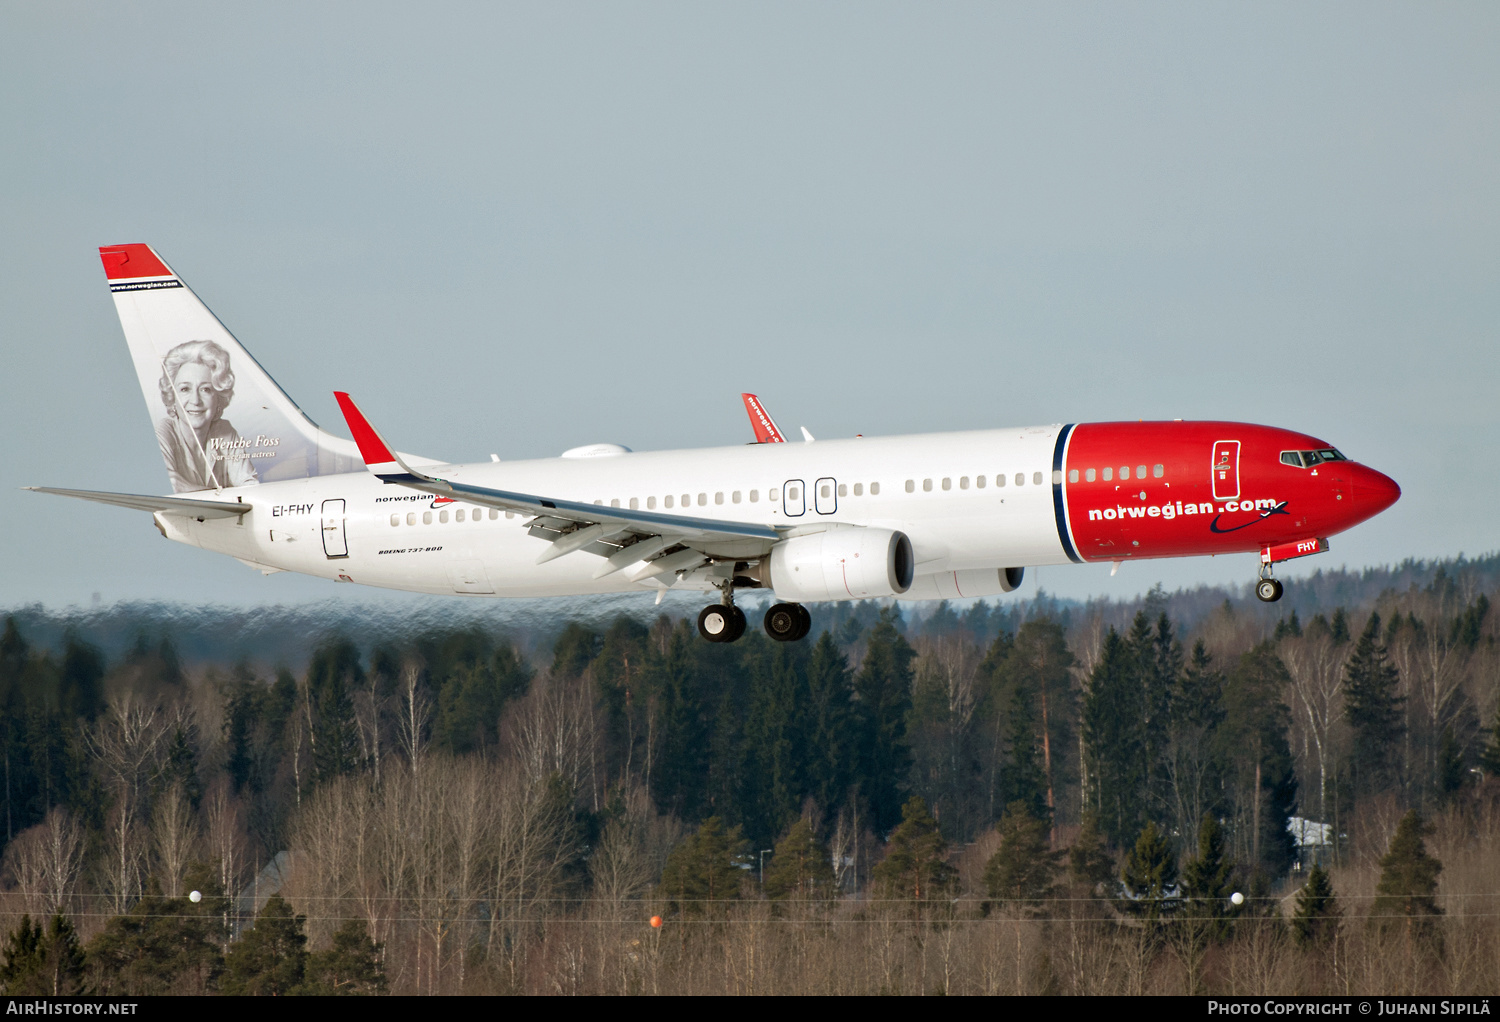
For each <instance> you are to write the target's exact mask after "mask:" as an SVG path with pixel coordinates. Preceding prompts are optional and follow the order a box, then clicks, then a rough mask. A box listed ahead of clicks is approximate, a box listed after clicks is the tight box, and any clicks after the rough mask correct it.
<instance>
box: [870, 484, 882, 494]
mask: <svg viewBox="0 0 1500 1022" xmlns="http://www.w3.org/2000/svg"><path fill="white" fill-rule="evenodd" d="M870 496H872V497H878V496H880V484H879V483H871V484H870Z"/></svg>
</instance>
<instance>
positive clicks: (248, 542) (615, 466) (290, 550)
mask: <svg viewBox="0 0 1500 1022" xmlns="http://www.w3.org/2000/svg"><path fill="white" fill-rule="evenodd" d="M1059 429H1060V427H1058V426H1041V427H1025V428H1017V429H1001V430H982V431H972V432H963V433H941V434H925V435H914V436H898V437H885V438H878V437H869V438H864V437H860V438H854V439H847V440H820V441H816V442H813V443H776V444H756V445H748V446H740V447H719V448H706V449H700V450H685V451H659V452H643V453H616V454H608V455H604V456H596V457H562V458H548V459H539V460H534V461H514V462H481V463H477V464H466V465H445V466H442V476H443V477H444V478H445V479H448V480H451V481H454V482H462V483H472V484H476V485H480V486H486V487H492V488H497V489H505V490H512V491H520V492H526V493H538V494H546V495H548V496H551V497H555V498H559V499H569V500H580V501H587V502H589V503H597V504H602V505H605V506H619V507H626V508H629V507H637V508H639V509H642V510H645V509H650V510H656V511H663V512H668V513H677V514H691V515H693V516H695V517H698V518H708V519H722V520H726V521H734V522H749V523H758V524H766V525H772V526H791V527H793V528H794V529H796V530H797V531H798V532H802V531H807V532H814V531H819V530H821V529H827V528H830V527H835V528H836V527H838V526H840V525H844V526H873V527H879V528H887V529H893V530H899V531H901V532H904V533H905V534H906V535H907V536H908V537H909V538H910V540H911V543H912V548H913V551H914V554H915V557H916V561H917V564H916V573H917V575H918V576H919V577H920V576H925V575H933V574H937V573H944V572H962V571H966V570H971V569H994V568H1006V567H1021V566H1029V565H1041V564H1061V563H1067V562H1068V560H1069V558H1068V556H1067V555H1066V553H1065V552H1064V550H1063V547H1062V544H1061V542H1060V540H1059V538H1058V529H1057V523H1056V517H1055V513H1054V506H1053V491H1052V485H1051V483H1052V467H1053V466H1052V458H1053V449H1054V444H1055V441H1056V439H1057V435H1058V431H1059ZM1000 478H1003V479H1004V485H997V481H998V480H999V479H1000ZM981 479H982V480H983V485H982V486H981V485H980V480H981ZM208 495H210V494H205V496H208ZM215 496H216V499H233V500H238V501H242V502H245V503H248V504H250V505H252V506H253V510H252V511H250V512H249V513H247V514H245V515H243V516H241V517H240V518H226V519H209V520H206V521H201V522H200V521H197V520H194V519H190V518H185V517H182V516H180V515H174V514H158V515H157V516H156V518H157V521H158V523H159V525H160V526H161V528H162V530H163V532H164V533H165V534H166V535H167V536H168V537H169V538H171V539H174V540H178V541H180V542H185V543H190V544H193V545H195V546H199V547H202V548H203V549H206V550H213V551H216V552H220V553H226V554H229V555H231V556H233V557H236V558H239V559H240V560H242V561H244V562H246V563H248V564H250V565H252V566H254V567H258V568H261V569H263V570H266V571H275V570H280V571H296V572H301V573H303V574H307V575H316V576H320V577H323V578H328V579H334V580H339V581H349V582H357V583H361V584H364V585H373V586H381V587H385V588H390V589H404V590H410V591H414V592H423V593H460V594H464V595H494V596H519V597H524V596H567V595H582V594H592V593H620V592H632V591H634V592H640V591H643V590H652V589H656V588H660V587H661V586H663V585H666V584H668V583H670V582H672V581H673V580H672V579H670V578H669V579H667V580H665V581H664V580H661V579H653V580H647V581H644V582H632V581H630V580H629V578H628V577H627V573H624V572H616V573H614V574H612V575H608V576H606V577H604V578H600V579H596V578H594V575H595V572H596V569H597V568H598V567H599V565H600V563H601V559H600V558H599V557H597V556H595V555H593V554H590V553H588V552H585V551H578V552H575V553H570V554H567V555H565V556H561V557H558V558H556V559H554V560H550V561H548V562H546V563H543V564H538V563H536V562H537V558H538V556H539V555H540V554H542V553H543V552H544V551H546V550H547V549H548V547H549V543H548V541H547V540H546V539H544V538H538V537H534V536H532V535H531V534H530V532H529V530H528V528H527V527H526V523H527V521H528V520H529V519H528V517H527V516H525V515H523V514H520V513H509V512H499V511H494V510H486V509H484V508H480V507H477V506H475V505H473V504H468V503H465V502H463V501H444V500H442V499H441V498H434V497H433V496H431V495H430V494H425V493H420V492H415V491H413V490H410V489H408V488H406V487H403V486H399V485H391V484H386V483H383V482H381V481H380V480H379V479H377V478H375V477H374V476H372V475H370V474H369V473H367V472H357V473H348V474H343V475H326V476H318V477H313V478H308V479H300V480H290V481H283V482H275V483H263V484H260V485H255V486H244V487H240V488H237V489H226V490H224V491H223V492H222V495H215ZM339 501H342V502H343V503H342V505H340V504H339V503H337V502H339ZM616 502H618V503H616ZM685 502H686V503H685ZM460 516H462V520H460ZM747 555H748V551H747ZM683 583H684V585H685V587H689V588H692V587H694V586H693V584H692V579H690V578H689V579H684V580H683ZM923 594H925V595H929V596H930V595H934V592H932V591H928V590H923V589H921V588H920V587H918V588H917V589H916V590H915V591H914V592H913V593H912V594H911V595H912V596H919V595H923ZM941 594H942V595H950V593H949V592H948V591H947V590H942V591H941ZM951 595H963V594H962V593H956V594H951Z"/></svg>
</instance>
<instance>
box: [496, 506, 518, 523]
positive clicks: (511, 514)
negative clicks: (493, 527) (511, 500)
mask: <svg viewBox="0 0 1500 1022" xmlns="http://www.w3.org/2000/svg"><path fill="white" fill-rule="evenodd" d="M514 516H515V512H514V511H507V512H505V517H507V518H511V517H514ZM499 517H500V512H499V510H497V509H496V508H490V521H492V522H493V521H494V520H495V519H496V518H499Z"/></svg>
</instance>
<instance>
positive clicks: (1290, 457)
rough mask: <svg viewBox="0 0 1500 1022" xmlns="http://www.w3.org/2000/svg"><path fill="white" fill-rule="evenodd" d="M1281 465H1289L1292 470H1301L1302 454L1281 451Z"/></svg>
mask: <svg viewBox="0 0 1500 1022" xmlns="http://www.w3.org/2000/svg"><path fill="white" fill-rule="evenodd" d="M1281 463H1282V464H1283V465H1290V466H1292V467H1293V468H1301V467H1302V453H1301V452H1300V451H1282V452H1281Z"/></svg>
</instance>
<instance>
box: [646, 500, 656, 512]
mask: <svg viewBox="0 0 1500 1022" xmlns="http://www.w3.org/2000/svg"><path fill="white" fill-rule="evenodd" d="M646 510H647V511H655V510H656V498H655V497H647V498H646Z"/></svg>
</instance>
